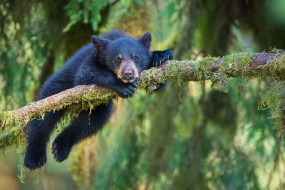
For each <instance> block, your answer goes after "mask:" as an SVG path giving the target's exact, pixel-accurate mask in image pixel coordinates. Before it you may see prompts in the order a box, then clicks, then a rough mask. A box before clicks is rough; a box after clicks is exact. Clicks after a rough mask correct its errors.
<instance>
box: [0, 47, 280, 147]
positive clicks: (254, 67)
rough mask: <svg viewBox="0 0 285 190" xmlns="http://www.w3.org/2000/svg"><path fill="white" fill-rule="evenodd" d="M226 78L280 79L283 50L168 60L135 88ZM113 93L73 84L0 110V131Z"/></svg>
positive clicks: (143, 75) (93, 102)
mask: <svg viewBox="0 0 285 190" xmlns="http://www.w3.org/2000/svg"><path fill="white" fill-rule="evenodd" d="M228 77H250V78H254V77H278V78H280V80H283V79H285V53H284V52H275V53H233V54H230V55H226V56H224V57H221V58H219V57H206V58H202V59H201V60H199V61H191V60H183V61H177V60H172V61H169V62H168V63H167V64H163V65H162V66H160V67H158V68H152V69H150V70H146V71H143V72H142V73H141V76H140V78H139V88H143V89H148V90H149V91H152V90H154V89H155V88H156V86H157V85H158V84H160V83H162V82H163V81H165V80H169V81H174V82H178V83H179V82H184V81H185V82H187V81H202V80H212V81H213V82H214V83H219V84H220V85H226V78H228ZM115 96H116V93H115V92H113V91H111V90H108V89H105V88H102V87H99V86H95V85H89V86H76V87H74V88H72V89H68V90H65V91H63V92H60V93H58V94H55V95H53V96H50V97H47V98H45V99H43V100H40V101H37V102H32V103H30V104H28V105H27V106H24V107H22V108H19V109H17V110H14V111H2V112H0V126H1V128H0V129H1V131H3V130H4V129H5V128H6V127H7V126H15V125H17V124H25V123H27V122H28V121H29V120H31V119H32V118H35V117H36V116H42V115H44V113H45V112H48V111H53V110H60V109H63V108H64V107H67V106H70V105H72V104H76V103H87V105H92V106H96V105H99V104H102V103H106V102H107V101H108V100H110V99H111V98H113V97H115ZM87 107H88V106H87ZM86 109H88V108H86ZM23 126H24V125H23ZM7 134H8V133H4V132H3V133H1V136H0V142H1V141H3V139H7V137H8V135H7ZM1 147H2V146H0V148H1Z"/></svg>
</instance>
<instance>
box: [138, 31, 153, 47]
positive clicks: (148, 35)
mask: <svg viewBox="0 0 285 190" xmlns="http://www.w3.org/2000/svg"><path fill="white" fill-rule="evenodd" d="M139 42H140V43H142V44H143V45H145V46H147V47H148V48H150V45H151V33H150V32H146V33H145V34H144V35H143V36H142V37H140V38H139Z"/></svg>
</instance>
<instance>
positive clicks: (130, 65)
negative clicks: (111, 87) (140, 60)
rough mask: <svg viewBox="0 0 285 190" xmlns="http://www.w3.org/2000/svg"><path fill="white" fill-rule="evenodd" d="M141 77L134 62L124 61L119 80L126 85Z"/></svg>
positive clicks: (119, 72)
mask: <svg viewBox="0 0 285 190" xmlns="http://www.w3.org/2000/svg"><path fill="white" fill-rule="evenodd" d="M138 77H139V73H138V69H137V67H136V65H135V63H134V62H133V61H131V60H130V61H122V63H121V65H120V68H119V71H118V78H119V79H121V80H122V81H123V82H124V83H131V82H133V81H134V80H135V79H137V78H138Z"/></svg>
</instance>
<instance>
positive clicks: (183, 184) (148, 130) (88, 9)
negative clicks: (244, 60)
mask: <svg viewBox="0 0 285 190" xmlns="http://www.w3.org/2000/svg"><path fill="white" fill-rule="evenodd" d="M114 28H117V29H120V30H122V31H124V32H126V33H128V34H130V35H132V36H134V37H139V36H141V35H142V34H143V33H144V32H146V31H150V32H151V33H152V35H153V43H152V50H157V49H159V50H163V49H167V48H171V49H173V51H174V58H175V59H177V60H184V59H191V60H197V59H200V58H202V57H206V56H223V55H227V54H229V53H233V52H262V51H276V49H285V35H284V34H285V1H283V0H271V1H268V0H215V1H211V0H145V1H144V0H106V1H103V0H88V1H83V0H69V1H68V0H62V1H48V0H41V1H39V0H29V1H28V0H25V1H22V0H9V1H7V0H0V50H1V51H0V89H1V93H0V108H1V110H2V111H3V110H12V109H16V108H19V107H22V106H24V105H26V104H27V103H29V102H32V101H34V100H35V97H36V94H37V91H38V89H39V87H40V86H41V84H42V83H43V82H44V81H45V80H46V79H47V78H48V77H49V76H50V75H51V74H52V73H53V72H55V71H56V70H58V69H59V68H60V67H61V66H62V65H63V64H64V61H65V60H66V59H67V58H68V57H69V56H70V55H72V54H73V53H74V52H75V51H76V50H77V49H78V48H80V47H81V46H83V45H85V44H86V43H89V42H90V37H91V35H92V34H96V35H100V34H103V33H104V32H106V31H109V30H110V29H114ZM277 88H278V90H279V92H280V93H279V95H280V96H281V98H280V97H279V99H276V98H274V97H273V95H272V93H271V92H273V91H276V90H277ZM284 94H285V85H284V82H282V81H281V82H280V81H276V80H275V79H274V78H268V77H259V78H258V79H248V78H231V79H228V85H227V87H226V89H223V91H219V90H217V89H215V88H212V82H211V81H201V82H196V83H194V82H188V83H182V84H176V83H171V82H170V83H169V85H168V87H167V88H166V89H164V90H162V91H160V92H158V93H151V94H150V93H147V92H145V91H143V90H139V91H138V92H137V94H136V95H135V96H134V97H132V98H130V99H124V100H122V99H118V100H117V101H116V111H115V113H114V115H113V117H112V118H111V120H110V122H109V124H108V126H106V127H105V128H104V129H103V130H102V131H101V132H100V133H99V134H98V135H97V136H96V137H92V138H90V139H87V140H85V141H84V142H82V143H81V144H79V145H78V146H77V147H76V148H75V149H74V150H73V151H72V155H71V156H70V157H69V159H68V160H67V161H65V162H63V163H57V162H55V161H54V160H53V158H52V156H51V155H50V148H49V149H48V153H49V156H48V163H47V164H46V166H45V167H44V168H43V169H41V170H38V171H32V172H31V171H29V170H27V169H25V168H24V166H23V163H22V162H23V150H24V147H25V142H21V143H17V144H15V145H14V146H12V147H9V148H7V147H6V148H5V149H2V150H1V155H0V189H5V190H6V189H9V190H10V189H11V190H14V189H15V190H16V189H142V190H143V189H195V190H196V189H197V190H199V189H203V190H204V189H283V188H284V186H285V181H284V180H283V178H284V174H285V165H284V164H285V162H284V153H283V150H284V146H285V144H284V137H283V131H284V124H282V123H281V124H280V122H276V120H275V119H276V117H277V116H276V113H275V112H274V110H272V109H269V107H272V105H275V104H277V102H278V103H279V101H281V102H282V101H283V102H284V97H285V95H284ZM270 98H272V99H270ZM280 99H281V100H280ZM270 100H271V101H270ZM63 123H64V122H63ZM63 126H64V125H59V126H58V129H57V131H60V130H61V128H62V127H63ZM4 132H5V131H2V132H1V133H4Z"/></svg>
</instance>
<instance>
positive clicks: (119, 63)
mask: <svg viewBox="0 0 285 190" xmlns="http://www.w3.org/2000/svg"><path fill="white" fill-rule="evenodd" d="M150 45H151V34H150V33H148V32H147V33H145V34H144V35H143V36H142V37H140V38H138V39H135V38H132V37H129V36H127V35H125V34H124V33H122V32H120V31H111V32H109V33H107V34H105V35H104V36H102V37H97V36H92V43H90V44H88V45H86V46H85V47H83V48H81V49H79V50H78V51H77V52H76V53H75V54H74V55H73V56H72V57H71V58H70V59H69V60H68V61H67V62H66V63H65V64H64V66H63V67H62V68H61V69H60V70H59V71H57V72H56V73H55V74H53V75H52V76H51V77H50V78H49V79H48V80H47V81H46V82H45V83H44V84H43V86H42V88H41V89H40V92H39V95H38V98H37V99H38V100H40V99H43V98H46V97H48V96H51V95H53V94H56V93H59V92H61V91H63V90H66V89H69V88H72V87H74V86H76V85H83V84H85V85H87V84H96V85H99V86H103V87H106V88H109V89H112V90H114V91H116V92H117V94H118V95H119V96H121V97H123V98H127V97H130V96H132V95H133V94H134V92H135V89H136V87H137V78H138V76H139V73H140V72H141V71H143V70H146V69H149V68H150V67H153V66H158V65H160V64H161V63H163V62H165V61H167V60H170V59H172V51H171V50H165V51H153V52H151V51H150ZM94 46H95V48H94ZM112 108H113V102H112V101H109V102H108V103H107V104H102V105H99V106H98V107H96V108H95V109H94V110H92V112H91V113H89V111H82V112H80V114H79V116H78V117H77V118H76V119H74V120H73V121H72V123H71V124H70V125H69V126H68V127H66V128H65V129H64V130H63V131H62V132H61V133H60V134H59V135H58V136H57V137H56V138H55V140H54V142H53V144H52V153H53V155H54V158H55V159H56V160H57V161H59V162H61V161H63V160H65V159H66V158H67V157H68V155H69V153H70V151H71V149H72V146H73V145H75V144H77V143H78V142H80V141H81V140H82V139H84V138H86V137H89V136H91V135H94V134H96V132H97V131H99V130H100V129H101V128H102V127H103V125H104V124H105V123H106V122H107V121H108V119H109V118H110V116H111V114H112ZM64 112H65V109H63V110H59V111H55V112H48V113H46V114H45V116H44V119H43V120H42V119H39V118H36V119H34V120H32V121H30V122H29V123H28V131H27V143H28V144H27V149H26V154H25V160H24V164H25V166H26V167H28V168H30V169H36V168H39V167H41V166H43V165H44V164H45V162H46V159H47V158H46V147H47V143H48V141H49V137H50V134H51V133H52V131H53V129H54V127H55V125H56V123H57V122H58V121H59V120H60V118H61V117H62V116H63V114H64Z"/></svg>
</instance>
